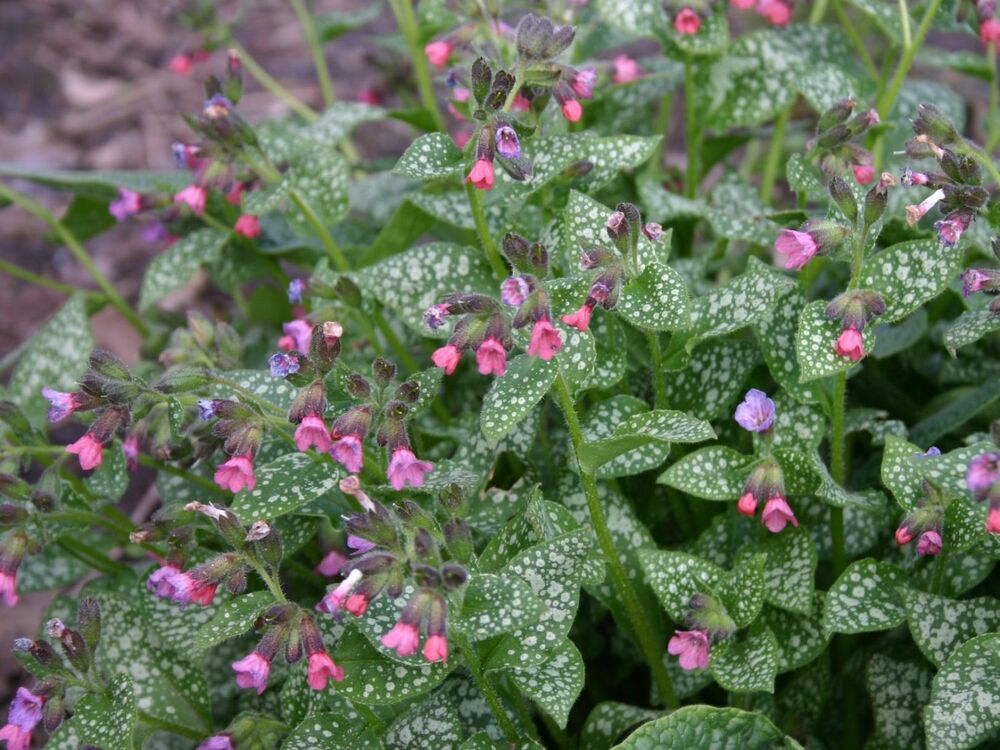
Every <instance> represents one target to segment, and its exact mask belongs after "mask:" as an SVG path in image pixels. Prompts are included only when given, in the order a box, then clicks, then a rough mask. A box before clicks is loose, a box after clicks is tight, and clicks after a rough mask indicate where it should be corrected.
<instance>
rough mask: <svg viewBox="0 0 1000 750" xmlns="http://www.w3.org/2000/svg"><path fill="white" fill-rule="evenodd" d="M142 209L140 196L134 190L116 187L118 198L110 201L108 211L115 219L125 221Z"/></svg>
mask: <svg viewBox="0 0 1000 750" xmlns="http://www.w3.org/2000/svg"><path fill="white" fill-rule="evenodd" d="M141 210H142V196H141V195H140V194H139V193H137V192H135V191H134V190H128V189H127V188H118V200H116V201H112V202H111V204H110V205H109V206H108V212H109V213H110V214H111V215H112V216H114V217H115V220H116V221H125V219H127V218H128V217H129V216H135V215H136V214H137V213H139V212H140V211H141Z"/></svg>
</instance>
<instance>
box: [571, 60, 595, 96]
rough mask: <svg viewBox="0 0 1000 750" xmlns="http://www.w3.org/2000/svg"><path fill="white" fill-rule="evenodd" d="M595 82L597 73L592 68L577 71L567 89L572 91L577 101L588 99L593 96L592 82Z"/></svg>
mask: <svg viewBox="0 0 1000 750" xmlns="http://www.w3.org/2000/svg"><path fill="white" fill-rule="evenodd" d="M596 80H597V71H596V70H594V69H593V68H585V69H583V70H578V71H577V72H576V75H575V76H574V77H573V80H572V82H571V83H570V84H569V87H570V88H571V89H573V93H574V94H576V96H577V98H578V99H590V98H591V97H592V96H593V95H594V82H595V81H596Z"/></svg>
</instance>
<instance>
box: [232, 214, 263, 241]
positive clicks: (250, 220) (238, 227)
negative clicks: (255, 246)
mask: <svg viewBox="0 0 1000 750" xmlns="http://www.w3.org/2000/svg"><path fill="white" fill-rule="evenodd" d="M233 231H234V232H236V234H238V235H241V236H243V237H246V238H247V239H248V240H255V239H257V238H258V237H260V219H258V218H257V217H256V216H254V215H253V214H243V215H242V216H241V217H240V218H238V219H237V220H236V224H235V226H233Z"/></svg>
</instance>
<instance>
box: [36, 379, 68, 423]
mask: <svg viewBox="0 0 1000 750" xmlns="http://www.w3.org/2000/svg"><path fill="white" fill-rule="evenodd" d="M42 395H43V396H44V397H45V398H46V399H48V401H49V421H50V422H60V421H62V420H64V419H66V417H68V416H69V415H70V414H72V413H73V412H74V411H76V398H75V397H74V395H73V394H72V393H63V392H62V391H57V390H55V389H53V388H48V387H46V388H42Z"/></svg>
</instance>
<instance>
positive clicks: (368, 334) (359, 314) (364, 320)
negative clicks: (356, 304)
mask: <svg viewBox="0 0 1000 750" xmlns="http://www.w3.org/2000/svg"><path fill="white" fill-rule="evenodd" d="M351 317H352V318H354V321H355V322H356V323H357V324H358V326H359V327H360V328H361V331H362V333H364V335H365V338H366V339H368V343H369V344H371V345H372V349H374V350H375V354H376V355H377V356H379V357H381V356H382V355H383V354H385V347H383V346H382V342H381V341H379V338H378V334H377V333H375V328H374V326H372V323H371V321H370V320H369V319H368V316H367V314H366V313H365V311H364V310H351Z"/></svg>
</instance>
